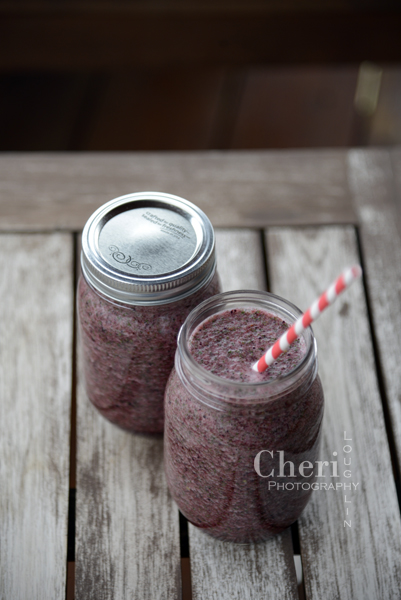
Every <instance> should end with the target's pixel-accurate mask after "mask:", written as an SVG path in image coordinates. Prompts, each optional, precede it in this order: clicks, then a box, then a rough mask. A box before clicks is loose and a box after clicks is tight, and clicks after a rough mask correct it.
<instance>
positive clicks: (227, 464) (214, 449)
mask: <svg viewBox="0 0 401 600" xmlns="http://www.w3.org/2000/svg"><path fill="white" fill-rule="evenodd" d="M300 315H301V311H300V310H299V309H298V308H296V307H295V306H294V305H293V304H291V303H290V302H287V301H286V300H284V299H283V298H280V297H278V296H275V295H273V294H268V293H266V292H257V291H238V292H227V293H224V294H219V295H217V296H215V297H214V298H211V299H209V300H205V301H204V302H203V303H202V304H201V305H200V306H198V307H197V308H196V309H194V310H193V311H192V313H191V314H190V315H189V317H188V319H187V320H186V322H185V323H184V325H183V327H182V329H181V331H180V333H179V337H178V347H177V351H176V357H175V368H174V369H173V371H172V373H171V375H170V379H169V382H168V384H167V388H166V394H165V433H164V460H165V470H166V476H167V482H168V485H169V488H170V491H171V493H172V495H173V498H174V500H175V501H176V503H177V504H178V507H179V509H180V510H181V512H182V513H183V514H184V515H185V517H187V519H188V520H189V521H190V522H191V523H193V524H194V525H196V526H197V527H200V528H202V529H203V530H204V531H205V532H207V533H209V534H210V535H212V536H214V537H216V538H218V539H220V540H226V541H231V542H239V543H251V542H261V541H264V540H266V539H267V538H269V537H271V536H272V535H274V534H276V533H279V532H281V531H282V530H284V529H285V528H286V527H288V526H289V525H291V523H293V522H294V521H296V520H297V519H298V517H299V516H300V514H301V512H302V511H303V509H304V508H305V506H306V504H307V502H308V500H309V498H310V495H311V492H312V483H313V482H314V479H315V474H316V473H315V471H316V464H315V461H316V460H317V459H318V451H319V444H320V434H321V424H322V418H323V406H324V398H323V390H322V386H321V383H320V379H319V377H318V375H317V354H316V352H317V350H316V342H315V339H314V336H313V332H312V329H311V328H308V329H307V330H306V331H305V332H304V333H303V334H302V336H301V338H299V340H297V342H296V343H295V344H294V345H293V346H291V348H290V350H289V351H288V352H287V353H286V354H284V355H282V356H281V357H280V358H279V359H278V360H277V361H276V362H275V363H274V365H272V366H271V367H270V368H269V369H268V370H267V371H265V372H264V373H263V374H259V373H255V372H254V371H252V368H251V366H252V364H253V363H254V362H255V361H256V360H258V359H259V358H260V356H261V355H262V354H263V353H264V352H265V351H266V350H267V349H268V348H269V346H270V345H271V344H272V342H274V341H275V340H276V339H277V338H278V337H279V336H280V335H281V334H282V333H284V331H286V329H287V328H288V326H289V325H290V324H292V323H293V322H294V321H295V320H296V319H297V318H298V317H299V316H300ZM284 463H287V464H284ZM291 463H292V466H291Z"/></svg>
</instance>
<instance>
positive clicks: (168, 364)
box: [77, 192, 220, 434]
mask: <svg viewBox="0 0 401 600" xmlns="http://www.w3.org/2000/svg"><path fill="white" fill-rule="evenodd" d="M81 265H82V275H81V277H80V280H79V283H78V294H77V305H78V317H79V331H80V339H81V357H82V360H83V369H84V374H85V384H86V390H87V394H88V397H89V399H90V400H91V402H92V403H93V404H94V405H95V406H96V408H97V409H98V410H99V411H100V412H101V414H102V415H104V416H105V417H106V418H108V419H109V420H110V421H112V422H113V423H115V424H117V425H119V426H120V427H123V428H124V429H127V430H129V431H133V432H138V433H146V434H160V433H162V432H163V425H164V411H163V397H164V390H165V386H166V382H167V379H168V376H169V373H170V371H171V369H172V367H173V363H174V353H175V349H176V340H177V334H178V331H179V329H180V327H181V325H182V324H183V322H184V321H185V319H186V317H187V315H188V314H189V313H190V312H191V310H192V309H193V308H194V307H195V306H197V304H199V302H202V301H203V300H204V299H206V298H209V297H210V296H213V295H214V294H216V293H217V292H219V291H220V283H219V278H218V275H217V272H216V264H215V250H214V233H213V229H212V226H211V224H210V222H209V220H208V219H207V217H206V215H205V214H204V213H203V212H202V211H201V210H200V209H198V208H197V207H196V206H194V205H193V204H191V203H190V202H188V201H186V200H184V199H182V198H178V197H176V196H171V195H168V194H161V193H156V192H145V193H140V194H130V195H128V196H123V197H121V198H116V199H115V200H112V201H111V202H109V203H107V204H106V205H104V206H102V207H101V208H100V209H99V210H98V211H96V213H94V215H92V217H91V218H90V219H89V221H88V223H87V225H86V226H85V229H84V232H83V239H82V256H81Z"/></svg>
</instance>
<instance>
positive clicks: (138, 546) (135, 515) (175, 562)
mask: <svg viewBox="0 0 401 600" xmlns="http://www.w3.org/2000/svg"><path fill="white" fill-rule="evenodd" d="M75 561H76V562H75V598H76V600H91V599H93V600H116V599H118V600H125V599H126V600H128V599H129V600H132V599H134V598H135V599H138V600H157V599H160V600H164V599H168V600H170V599H171V600H175V599H179V598H181V569H180V533H179V521H178V510H177V508H176V506H175V505H174V504H173V501H172V499H171V496H170V494H169V492H168V489H167V484H166V481H165V477H164V469H163V440H162V439H156V438H155V439H153V438H146V437H141V436H137V435H133V434H130V433H127V432H125V431H123V430H121V429H119V428H118V427H116V426H115V425H112V424H111V423H109V422H108V421H107V420H106V419H105V418H103V417H102V416H100V415H99V414H98V412H97V411H96V409H95V408H94V407H93V406H92V405H91V403H90V402H89V400H88V398H87V396H86V393H85V390H84V382H83V375H82V372H81V369H80V361H79V337H78V386H77V501H76V550H75Z"/></svg>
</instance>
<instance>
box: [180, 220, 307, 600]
mask: <svg viewBox="0 0 401 600" xmlns="http://www.w3.org/2000/svg"><path fill="white" fill-rule="evenodd" d="M216 238H217V242H216V247H217V263H218V269H219V273H220V276H221V279H222V284H223V290H224V291H229V290H233V289H246V288H248V289H266V278H265V270H264V258H263V248H262V239H261V235H260V233H259V232H256V231H246V230H218V231H217V232H216ZM189 542H190V559H191V575H192V598H193V600H247V599H249V600H262V599H263V600H265V599H266V598H280V599H281V600H286V599H288V600H290V599H291V600H294V599H298V593H297V587H296V575H295V567H294V559H293V548H292V541H291V534H290V530H286V531H285V532H283V533H282V534H281V535H279V536H276V537H274V538H271V539H270V540H268V541H267V542H266V543H265V544H251V545H249V546H241V545H238V544H231V543H227V542H225V543H224V542H219V541H217V540H214V539H213V538H211V537H209V536H207V535H206V534H205V533H203V532H202V531H200V530H199V529H198V528H196V527H194V526H193V525H191V524H189Z"/></svg>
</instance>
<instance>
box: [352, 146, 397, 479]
mask: <svg viewBox="0 0 401 600" xmlns="http://www.w3.org/2000/svg"><path fill="white" fill-rule="evenodd" d="M397 159H398V160H397ZM400 167H401V160H400V153H399V152H398V153H397V152H393V163H392V162H391V160H390V155H389V153H388V151H386V150H376V151H375V152H374V153H367V152H365V151H363V150H353V151H351V152H350V154H349V178H350V186H351V190H352V192H353V200H354V204H355V207H356V210H357V212H358V213H359V219H360V230H359V231H360V238H361V247H362V251H363V257H364V267H365V276H366V283H367V291H368V297H369V300H370V308H371V312H372V320H373V324H374V331H375V338H376V342H377V348H378V354H379V359H380V366H381V373H382V376H383V382H384V388H385V396H386V398H385V400H386V401H387V406H388V411H389V415H390V423H389V427H391V430H392V431H391V434H392V435H393V436H394V446H395V448H394V454H395V463H396V464H395V465H394V467H395V468H396V470H397V471H398V473H397V479H398V480H399V478H400V472H399V469H400V466H401V366H400V356H401V337H400V332H401V211H400V208H401V185H400V182H401V175H400V172H399V171H400ZM394 169H395V170H394ZM393 178H394V179H393ZM395 201H396V202H395ZM397 206H398V211H397ZM391 434H390V435H391Z"/></svg>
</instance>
